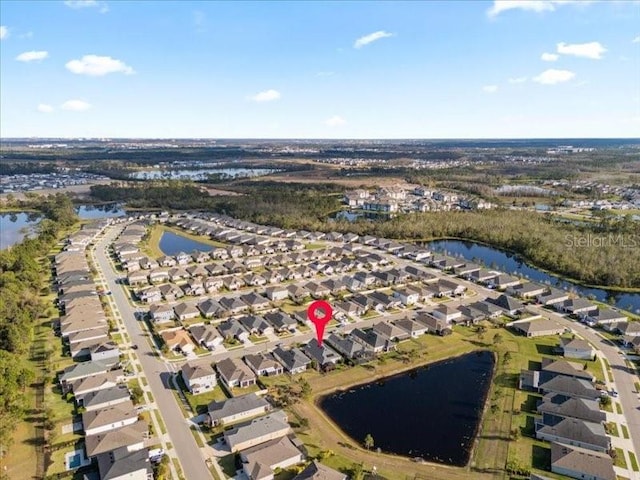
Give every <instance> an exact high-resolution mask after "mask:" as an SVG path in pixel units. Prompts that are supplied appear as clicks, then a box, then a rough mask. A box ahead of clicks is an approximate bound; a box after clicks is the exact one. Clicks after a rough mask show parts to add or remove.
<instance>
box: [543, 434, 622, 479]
mask: <svg viewBox="0 0 640 480" xmlns="http://www.w3.org/2000/svg"><path fill="white" fill-rule="evenodd" d="M551 471H552V472H553V473H556V474H558V475H565V476H567V477H571V478H576V479H580V480H583V479H586V480H616V478H618V476H617V475H616V472H615V470H614V469H613V460H612V459H611V456H610V455H608V454H607V453H602V452H596V451H593V450H590V449H586V448H581V447H577V446H572V445H567V444H564V443H558V442H553V443H552V444H551Z"/></svg>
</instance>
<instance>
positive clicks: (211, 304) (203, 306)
mask: <svg viewBox="0 0 640 480" xmlns="http://www.w3.org/2000/svg"><path fill="white" fill-rule="evenodd" d="M197 308H198V310H199V311H200V313H201V314H202V316H203V317H204V318H213V317H219V316H220V315H221V314H222V313H223V311H224V308H223V307H222V305H220V304H219V303H218V302H216V301H215V300H213V299H211V298H208V299H206V300H204V301H202V302H200V303H198V307H197Z"/></svg>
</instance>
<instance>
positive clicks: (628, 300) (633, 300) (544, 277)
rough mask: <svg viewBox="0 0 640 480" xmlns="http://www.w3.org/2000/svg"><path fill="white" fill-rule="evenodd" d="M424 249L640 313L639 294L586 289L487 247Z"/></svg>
mask: <svg viewBox="0 0 640 480" xmlns="http://www.w3.org/2000/svg"><path fill="white" fill-rule="evenodd" d="M425 246H426V247H427V248H428V249H430V250H433V251H436V252H445V253H447V254H449V255H452V256H456V257H462V258H465V259H467V260H470V261H474V262H479V263H484V264H485V265H487V266H490V267H492V268H496V269H498V270H501V271H503V272H507V273H511V274H517V275H522V276H523V277H525V278H527V279H529V280H533V281H535V282H540V283H547V284H550V285H553V286H555V287H557V288H561V289H565V290H572V291H574V292H575V293H577V294H578V295H582V296H585V297H588V296H590V295H592V296H593V298H595V299H596V300H599V301H601V302H609V301H613V304H614V305H615V306H616V307H618V308H622V309H625V310H630V311H632V312H636V313H640V293H623V292H615V291H613V290H606V289H603V288H589V287H583V286H581V285H578V284H576V283H573V282H569V281H567V280H563V279H561V278H560V277H557V276H556V275H553V274H551V273H546V272H543V271H542V270H538V269H537V268H535V267H531V266H529V265H527V264H526V263H524V261H523V260H522V259H521V258H520V257H518V256H517V255H514V254H511V253H508V252H503V251H502V250H498V249H495V248H492V247H488V246H486V245H481V244H479V243H475V242H468V241H462V240H437V241H433V242H427V243H426V244H425Z"/></svg>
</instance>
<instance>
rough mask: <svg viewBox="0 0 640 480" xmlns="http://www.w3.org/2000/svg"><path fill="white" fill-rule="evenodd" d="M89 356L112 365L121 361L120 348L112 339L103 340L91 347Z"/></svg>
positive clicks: (94, 360) (93, 359) (92, 359)
mask: <svg viewBox="0 0 640 480" xmlns="http://www.w3.org/2000/svg"><path fill="white" fill-rule="evenodd" d="M89 358H90V359H91V361H93V362H96V361H100V362H103V363H105V364H106V365H109V366H111V367H112V366H114V365H116V364H118V363H119V362H120V349H119V348H118V346H117V345H116V344H115V343H114V342H112V341H110V340H108V341H102V342H100V343H98V344H96V345H93V346H92V347H90V348H89Z"/></svg>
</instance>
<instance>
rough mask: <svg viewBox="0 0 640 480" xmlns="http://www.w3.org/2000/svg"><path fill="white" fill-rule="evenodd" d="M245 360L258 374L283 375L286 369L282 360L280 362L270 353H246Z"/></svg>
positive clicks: (268, 375)
mask: <svg viewBox="0 0 640 480" xmlns="http://www.w3.org/2000/svg"><path fill="white" fill-rule="evenodd" d="M244 361H245V362H246V363H247V365H249V368H251V370H253V371H254V372H255V373H256V375H264V376H267V377H271V376H274V375H282V373H283V371H284V369H283V368H282V365H281V364H280V362H278V361H277V360H276V359H275V358H274V357H273V355H272V354H270V353H268V354H265V353H257V354H253V355H246V356H245V357H244Z"/></svg>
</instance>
